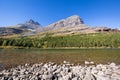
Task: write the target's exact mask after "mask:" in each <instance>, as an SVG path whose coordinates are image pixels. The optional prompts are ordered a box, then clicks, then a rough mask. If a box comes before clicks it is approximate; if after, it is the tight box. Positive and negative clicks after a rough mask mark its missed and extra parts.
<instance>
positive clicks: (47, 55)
mask: <svg viewBox="0 0 120 80" xmlns="http://www.w3.org/2000/svg"><path fill="white" fill-rule="evenodd" d="M64 60H66V61H69V62H71V63H75V64H77V63H81V64H83V63H84V61H85V60H90V61H94V62H95V63H109V62H115V63H117V64H120V49H0V63H4V64H5V65H8V66H15V65H20V64H25V63H31V64H33V63H40V62H45V63H46V62H50V61H51V62H55V63H62V62H63V61H64Z"/></svg>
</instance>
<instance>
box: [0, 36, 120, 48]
mask: <svg viewBox="0 0 120 80" xmlns="http://www.w3.org/2000/svg"><path fill="white" fill-rule="evenodd" d="M0 46H17V47H27V48H59V47H78V48H82V47H85V48H90V47H103V48H108V47H109V48H119V47H120V34H92V35H87V34H84V35H71V36H56V37H51V36H45V37H44V38H29V37H21V38H0Z"/></svg>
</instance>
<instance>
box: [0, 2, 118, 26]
mask: <svg viewBox="0 0 120 80" xmlns="http://www.w3.org/2000/svg"><path fill="white" fill-rule="evenodd" d="M72 15H79V16H80V17H81V18H82V19H83V21H84V22H85V24H87V25H89V26H91V27H93V26H108V27H111V28H120V0H0V26H11V25H16V24H18V23H23V22H25V21H28V20H29V19H33V20H35V21H38V22H39V23H40V24H41V25H42V26H46V25H48V24H51V23H53V22H56V21H58V20H60V19H64V18H67V17H69V16H72Z"/></svg>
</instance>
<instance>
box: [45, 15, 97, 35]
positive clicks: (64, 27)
mask: <svg viewBox="0 0 120 80" xmlns="http://www.w3.org/2000/svg"><path fill="white" fill-rule="evenodd" d="M44 31H45V32H49V33H54V34H55V35H65V34H66V35H68V34H77V33H94V32H95V31H94V30H92V29H91V28H90V27H89V26H87V25H85V24H84V22H83V20H82V18H80V17H79V16H77V15H74V16H71V17H68V18H66V19H63V20H60V21H58V22H55V23H53V24H50V25H48V26H46V27H45V28H44Z"/></svg>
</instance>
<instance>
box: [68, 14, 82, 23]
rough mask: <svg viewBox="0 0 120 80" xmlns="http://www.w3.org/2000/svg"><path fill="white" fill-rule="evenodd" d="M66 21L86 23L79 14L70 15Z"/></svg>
mask: <svg viewBox="0 0 120 80" xmlns="http://www.w3.org/2000/svg"><path fill="white" fill-rule="evenodd" d="M66 21H67V22H68V23H73V24H75V25H78V24H84V22H83V20H82V18H80V16H78V15H73V16H70V17H68V18H67V19H66Z"/></svg>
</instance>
